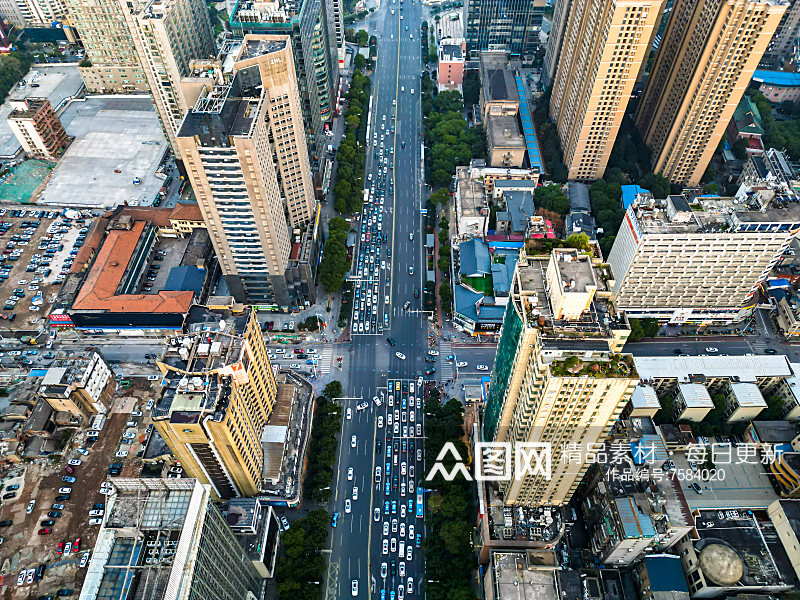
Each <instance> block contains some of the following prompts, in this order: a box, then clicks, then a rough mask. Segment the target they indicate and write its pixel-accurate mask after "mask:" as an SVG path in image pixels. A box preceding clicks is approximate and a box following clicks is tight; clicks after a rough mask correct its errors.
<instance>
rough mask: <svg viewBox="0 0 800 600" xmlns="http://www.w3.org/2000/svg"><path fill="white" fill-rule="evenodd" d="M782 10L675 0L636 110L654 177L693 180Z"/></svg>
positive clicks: (782, 4)
mask: <svg viewBox="0 0 800 600" xmlns="http://www.w3.org/2000/svg"><path fill="white" fill-rule="evenodd" d="M787 5H788V2H787V1H786V0H764V1H762V0H676V2H675V3H674V4H673V6H672V12H671V13H670V16H669V20H668V22H667V26H666V29H665V30H664V35H663V37H662V39H661V44H660V46H659V47H658V52H657V54H656V57H655V61H654V63H653V67H652V69H651V70H650V76H649V78H648V80H647V84H646V85H645V89H644V92H643V93H642V96H641V98H640V100H639V107H638V109H637V111H636V126H637V127H638V128H639V131H640V132H641V133H642V137H643V138H644V141H645V143H646V144H647V145H648V146H649V147H650V150H651V151H652V169H653V171H654V172H656V173H661V174H662V175H664V176H665V177H666V178H667V179H669V180H670V181H672V182H674V183H679V184H683V185H688V186H695V185H697V184H698V183H700V180H701V179H702V177H703V173H704V172H705V170H706V167H707V166H708V163H709V161H710V160H711V157H712V156H713V154H714V152H715V151H716V149H717V146H718V145H719V141H720V139H721V138H722V134H723V133H725V128H726V127H727V126H728V123H729V122H730V120H731V117H732V116H733V112H734V111H735V110H736V105H737V104H738V103H739V100H740V99H741V97H742V94H743V93H744V90H745V89H746V88H747V86H748V84H749V83H750V77H751V76H752V75H753V71H755V69H756V66H757V65H758V61H759V59H760V58H761V56H762V54H763V53H764V50H765V49H766V47H767V45H768V44H769V41H770V39H771V38H772V35H773V34H774V33H775V28H776V27H777V26H778V22H779V21H780V19H781V16H782V15H783V13H784V11H785V10H786V7H787Z"/></svg>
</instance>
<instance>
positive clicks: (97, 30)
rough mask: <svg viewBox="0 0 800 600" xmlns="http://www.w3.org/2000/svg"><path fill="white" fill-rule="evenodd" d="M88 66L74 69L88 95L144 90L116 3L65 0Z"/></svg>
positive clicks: (144, 86)
mask: <svg viewBox="0 0 800 600" xmlns="http://www.w3.org/2000/svg"><path fill="white" fill-rule="evenodd" d="M66 2H67V8H68V10H69V16H70V20H71V21H72V24H73V26H74V27H75V28H76V29H77V30H78V33H80V36H81V41H82V42H83V47H84V48H85V50H86V56H85V60H87V61H89V63H91V66H87V67H81V66H79V67H78V70H79V71H80V73H81V77H82V78H83V83H84V84H85V85H86V90H87V91H88V92H89V93H100V94H107V93H119V92H133V91H147V90H148V89H149V88H148V85H147V79H146V78H145V75H144V71H143V70H142V65H141V63H140V61H139V55H138V54H137V53H136V47H135V46H134V43H133V38H132V37H131V32H130V30H129V29H128V27H127V25H126V23H125V15H124V13H123V7H122V4H121V3H120V2H119V0H66Z"/></svg>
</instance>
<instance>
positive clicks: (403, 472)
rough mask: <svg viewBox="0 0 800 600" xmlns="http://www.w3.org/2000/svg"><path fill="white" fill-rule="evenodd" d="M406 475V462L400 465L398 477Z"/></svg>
mask: <svg viewBox="0 0 800 600" xmlns="http://www.w3.org/2000/svg"><path fill="white" fill-rule="evenodd" d="M405 474H406V461H403V462H401V463H400V475H405Z"/></svg>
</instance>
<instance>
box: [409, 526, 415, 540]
mask: <svg viewBox="0 0 800 600" xmlns="http://www.w3.org/2000/svg"><path fill="white" fill-rule="evenodd" d="M408 537H409V539H412V540H413V539H414V525H409V526H408Z"/></svg>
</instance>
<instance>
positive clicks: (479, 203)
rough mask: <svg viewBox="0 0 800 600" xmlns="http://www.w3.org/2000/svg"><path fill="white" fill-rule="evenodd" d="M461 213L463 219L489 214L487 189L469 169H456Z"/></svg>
mask: <svg viewBox="0 0 800 600" xmlns="http://www.w3.org/2000/svg"><path fill="white" fill-rule="evenodd" d="M456 178H457V184H456V185H457V186H458V188H457V191H458V201H459V205H458V208H459V211H460V216H461V217H466V218H470V217H477V216H483V215H484V213H488V211H489V204H488V203H487V201H486V189H485V187H484V185H483V181H482V180H481V179H480V178H473V177H471V169H470V168H469V167H456Z"/></svg>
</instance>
